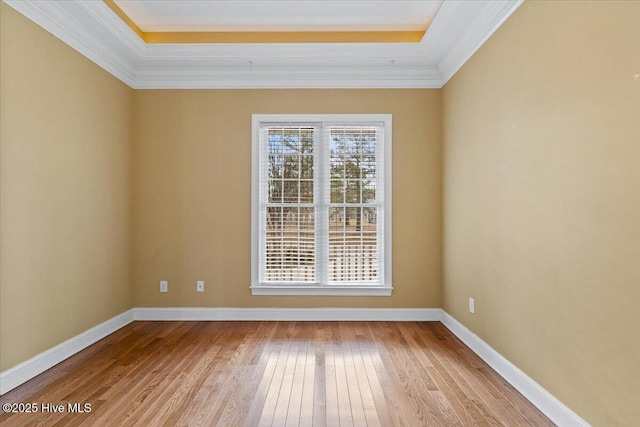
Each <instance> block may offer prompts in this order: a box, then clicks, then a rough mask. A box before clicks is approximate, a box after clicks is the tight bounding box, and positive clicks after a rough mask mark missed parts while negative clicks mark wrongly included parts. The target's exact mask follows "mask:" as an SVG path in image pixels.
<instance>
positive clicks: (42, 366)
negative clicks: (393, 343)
mask: <svg viewBox="0 0 640 427" xmlns="http://www.w3.org/2000/svg"><path fill="white" fill-rule="evenodd" d="M135 320H147V321H207V320H208V321H212V320H219V321H220V320H223V321H224V320H226V321H231V320H238V321H242V320H244V321H261V320H263V321H280V320H282V321H285V320H291V321H436V322H437V321H440V322H442V324H444V326H446V327H447V329H449V330H450V331H451V332H452V333H453V334H454V335H456V336H457V337H458V338H460V340H462V342H464V343H465V344H466V345H467V346H468V347H469V348H470V349H471V350H472V351H473V352H474V353H476V354H477V355H478V356H479V357H480V358H481V359H482V360H484V361H485V362H487V364H488V365H489V366H491V368H493V369H494V370H495V371H496V372H497V373H498V374H500V376H502V377H503V378H504V379H505V380H507V381H508V382H509V383H510V384H511V385H512V386H513V387H515V389H516V390H518V391H519V392H520V393H522V395H523V396H524V397H526V398H527V399H528V400H529V401H530V402H531V403H532V404H533V405H535V406H536V407H537V408H538V409H539V410H540V411H542V412H543V413H544V414H545V415H546V416H547V417H549V419H551V421H553V422H554V423H556V424H557V425H558V426H561V427H564V426H566V427H588V426H589V424H588V423H587V422H586V421H584V420H583V419H581V418H580V417H579V416H578V415H576V414H575V413H574V412H573V411H571V410H570V409H569V408H567V407H566V406H565V405H564V404H562V402H560V401H559V400H558V399H556V398H555V397H554V396H553V395H552V394H551V393H549V392H548V391H546V390H545V389H544V388H542V387H541V386H540V385H539V384H538V383H536V382H535V381H534V380H532V379H531V378H529V377H528V376H527V375H526V374H525V373H524V372H522V371H521V370H520V369H518V368H517V367H516V366H515V365H513V364H512V363H511V362H509V361H508V360H507V359H505V358H504V357H503V356H502V355H501V354H500V353H498V352H497V351H495V350H494V349H493V348H491V346H489V344H487V343H486V342H484V341H483V340H482V339H481V338H480V337H478V336H477V335H476V334H474V333H473V332H471V331H470V330H469V329H467V328H466V327H465V326H464V325H462V323H460V322H458V321H457V320H456V319H455V318H453V317H452V316H451V315H450V314H448V313H447V312H445V311H444V310H441V309H439V308H225V307H220V308H218V307H216V308H209V307H201V308H196V307H153V308H151V307H150V308H146V307H138V308H133V309H131V310H128V311H126V312H124V313H122V314H120V315H118V316H115V317H113V318H111V319H109V320H107V321H105V322H103V323H101V324H99V325H97V326H94V327H93V328H91V329H89V330H87V331H85V332H83V333H81V334H79V335H76V336H75V337H73V338H70V339H68V340H67V341H65V342H63V343H60V344H58V345H56V346H55V347H52V348H50V349H49V350H46V351H44V352H42V353H40V354H38V355H36V356H34V357H32V358H31V359H29V360H27V361H25V362H22V363H20V364H19V365H16V366H14V367H12V368H10V369H7V370H6V371H3V372H0V394H5V393H7V392H9V391H10V390H13V389H14V388H16V387H18V386H19V385H20V384H23V383H25V382H27V381H28V380H30V379H31V378H33V377H35V376H36V375H39V374H41V373H42V372H44V371H46V370H47V369H49V368H51V367H53V366H55V365H57V364H58V363H60V362H62V361H63V360H65V359H67V358H69V357H71V356H73V355H74V354H76V353H78V352H79V351H81V350H83V349H85V348H86V347H88V346H90V345H91V344H93V343H95V342H97V341H99V340H101V339H102V338H104V337H106V336H107V335H109V334H111V333H113V332H115V331H117V330H118V329H120V328H122V327H123V326H126V325H128V324H129V323H131V322H133V321H135Z"/></svg>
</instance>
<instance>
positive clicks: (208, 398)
mask: <svg viewBox="0 0 640 427" xmlns="http://www.w3.org/2000/svg"><path fill="white" fill-rule="evenodd" d="M20 402H23V403H24V402H35V403H38V404H43V403H45V404H47V403H48V404H54V405H64V407H65V411H64V412H44V413H42V412H39V413H31V414H21V413H0V424H2V426H3V427H5V426H10V427H14V426H95V425H118V426H130V425H131V426H134V425H135V426H137V425H144V426H155V425H172V426H173V425H177V426H198V425H200V426H211V425H224V426H227V425H228V426H236V425H242V426H250V427H254V426H257V425H260V426H312V425H313V426H317V427H321V426H330V427H334V426H358V427H359V426H385V427H386V426H411V427H412V426H474V425H477V426H487V425H505V426H512V425H515V426H526V425H530V426H536V427H537V426H552V425H553V423H552V422H551V421H550V420H549V419H547V418H546V417H545V416H544V415H543V414H542V413H541V412H540V411H539V410H538V409H536V408H535V407H534V406H533V405H531V404H530V403H529V402H528V401H527V400H526V399H525V398H524V397H523V396H522V395H520V394H519V393H518V392H517V391H516V390H515V389H513V387H512V386H511V385H509V384H508V383H507V382H506V381H505V380H504V379H503V378H502V377H500V376H499V375H498V374H497V373H496V372H495V371H493V370H492V369H491V368H490V367H489V366H488V365H487V364H486V363H485V362H484V361H482V360H481V359H480V358H479V357H478V356H477V355H476V354H474V353H473V352H472V351H471V350H470V349H469V348H468V347H466V346H465V345H464V344H463V343H462V342H461V341H460V340H459V339H458V338H457V337H455V336H454V335H453V334H451V332H449V330H448V329H446V328H445V327H444V326H443V325H442V324H440V323H439V322H134V323H132V324H130V325H128V326H126V327H124V328H122V329H120V330H119V331H117V332H115V333H114V334H111V335H109V336H108V337H106V338H104V339H103V340H100V341H99V342H97V343H95V344H94V345H92V346H90V347H88V348H87V349H85V350H83V351H82V352H80V353H78V354H77V355H75V356H73V357H71V358H69V359H67V360H65V361H64V362H62V363H61V364H59V365H57V366H55V367H54V368H52V369H50V370H49V371H47V372H45V373H43V374H42V375H40V376H38V377H36V378H34V379H33V380H31V381H29V382H27V383H26V384H24V385H22V386H20V387H18V388H16V389H15V390H13V391H11V392H9V393H7V394H5V395H3V396H0V404H4V403H20ZM68 403H72V404H73V403H89V404H91V412H89V413H73V412H68V411H67V410H66V409H67V406H66V405H67V404H68Z"/></svg>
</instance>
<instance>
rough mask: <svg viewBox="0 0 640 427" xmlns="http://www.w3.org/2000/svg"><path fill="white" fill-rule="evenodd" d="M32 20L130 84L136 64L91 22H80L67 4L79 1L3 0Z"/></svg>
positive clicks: (131, 83)
mask: <svg viewBox="0 0 640 427" xmlns="http://www.w3.org/2000/svg"><path fill="white" fill-rule="evenodd" d="M3 1H4V2H5V3H7V4H8V5H9V6H11V7H12V8H14V9H15V10H17V11H18V12H20V13H21V14H23V15H24V16H26V17H27V18H29V19H30V20H31V21H33V22H34V23H36V24H37V25H39V26H40V27H42V28H44V29H45V30H47V31H48V32H49V33H51V34H52V35H54V36H56V37H57V38H59V39H60V40H62V41H63V42H64V43H66V44H67V45H69V46H71V47H72V48H73V49H75V50H76V51H78V52H79V53H81V54H82V55H84V56H85V57H87V58H88V59H90V60H91V61H93V62H94V63H95V64H97V65H99V66H100V67H102V68H103V69H104V70H106V71H107V72H109V73H111V74H112V75H113V76H115V77H116V78H118V79H120V80H121V81H122V82H123V83H125V84H127V85H129V86H133V85H134V82H135V73H136V66H135V63H133V62H132V61H131V60H130V59H129V58H128V57H127V56H126V55H123V52H122V51H121V50H117V49H114V48H113V47H112V46H110V45H109V44H107V43H105V41H104V40H103V39H101V38H100V37H99V35H98V33H97V32H96V31H95V28H91V24H92V23H91V22H84V23H82V22H81V21H80V20H79V19H78V17H77V15H76V14H73V13H69V6H77V5H78V2H75V1H73V2H57V1H32V0H3Z"/></svg>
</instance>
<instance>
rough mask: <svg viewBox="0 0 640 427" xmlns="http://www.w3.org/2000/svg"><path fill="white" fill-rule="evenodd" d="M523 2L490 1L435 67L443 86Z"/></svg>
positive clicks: (517, 0) (512, 0) (511, 0)
mask: <svg viewBox="0 0 640 427" xmlns="http://www.w3.org/2000/svg"><path fill="white" fill-rule="evenodd" d="M523 2H524V0H506V1H491V2H488V4H487V5H486V6H485V7H484V8H483V10H482V11H481V12H480V14H479V15H478V16H477V17H476V18H475V19H474V20H473V21H472V22H471V24H470V25H469V27H467V29H466V31H465V32H464V33H463V34H462V35H461V36H460V37H459V38H458V39H457V41H456V43H455V44H454V45H453V46H452V47H451V49H450V50H449V51H448V52H447V53H446V54H445V55H444V57H443V58H442V59H441V60H440V62H439V63H438V65H437V68H438V70H439V71H440V74H441V76H442V85H443V86H444V85H445V84H446V83H447V82H448V81H449V79H450V78H451V77H453V75H454V74H455V73H457V72H458V70H459V69H460V68H461V67H462V66H463V65H464V64H465V62H467V61H468V60H469V58H471V56H472V55H473V54H474V53H476V51H477V50H478V49H480V46H482V45H483V44H484V42H485V41H487V39H488V38H489V37H491V35H492V34H493V33H494V32H495V31H496V30H497V29H498V28H499V27H500V26H501V25H502V24H503V23H504V21H506V20H507V18H509V17H510V16H511V14H512V13H513V12H515V11H516V9H517V8H518V7H520V5H521V4H522V3H523Z"/></svg>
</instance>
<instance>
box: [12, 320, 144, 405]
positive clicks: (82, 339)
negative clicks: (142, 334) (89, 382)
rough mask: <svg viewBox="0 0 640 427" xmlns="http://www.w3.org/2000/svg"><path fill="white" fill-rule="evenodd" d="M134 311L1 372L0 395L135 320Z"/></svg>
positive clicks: (107, 321)
mask: <svg viewBox="0 0 640 427" xmlns="http://www.w3.org/2000/svg"><path fill="white" fill-rule="evenodd" d="M133 313H134V310H133V309H131V310H128V311H125V312H124V313H122V314H119V315H117V316H115V317H112V318H111V319H109V320H106V321H104V322H102V323H100V324H99V325H96V326H94V327H93V328H91V329H88V330H86V331H84V332H82V333H80V334H78V335H76V336H75V337H72V338H69V339H68V340H66V341H64V342H62V343H60V344H58V345H56V346H55V347H51V348H50V349H48V350H45V351H43V352H42V353H40V354H37V355H35V356H34V357H32V358H31V359H29V360H25V361H24V362H22V363H20V364H18V365H16V366H14V367H12V368H9V369H7V370H6V371H2V372H0V395H2V394H5V393H7V392H9V391H11V390H13V389H14V388H16V387H18V386H19V385H21V384H24V383H25V382H27V381H29V380H30V379H32V378H34V377H35V376H37V375H40V374H41V373H43V372H44V371H46V370H47V369H49V368H52V367H54V366H55V365H57V364H58V363H60V362H62V361H63V360H65V359H68V358H69V357H71V356H73V355H74V354H76V353H78V352H80V351H82V350H84V349H85V348H87V347H89V346H90V345H91V344H93V343H95V342H97V341H100V340H101V339H102V338H104V337H106V336H107V335H110V334H112V333H114V332H115V331H117V330H118V329H120V328H122V327H124V326H126V325H128V324H129V323H131V322H133V320H134V316H133Z"/></svg>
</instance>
